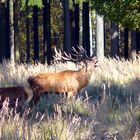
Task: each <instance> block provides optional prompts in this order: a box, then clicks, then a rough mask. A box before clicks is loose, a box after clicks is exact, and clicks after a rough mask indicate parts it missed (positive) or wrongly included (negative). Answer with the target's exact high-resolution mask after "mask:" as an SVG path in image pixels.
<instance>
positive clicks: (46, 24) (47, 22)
mask: <svg viewBox="0 0 140 140" xmlns="http://www.w3.org/2000/svg"><path fill="white" fill-rule="evenodd" d="M43 5H44V8H43V45H44V60H43V61H44V63H45V57H46V54H47V63H48V65H50V64H51V61H52V59H53V56H52V49H51V18H50V1H48V2H47V1H46V0H43ZM46 52H47V53H46Z"/></svg>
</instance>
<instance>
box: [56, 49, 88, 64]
mask: <svg viewBox="0 0 140 140" xmlns="http://www.w3.org/2000/svg"><path fill="white" fill-rule="evenodd" d="M54 51H55V56H54V59H55V60H56V61H63V60H64V61H72V62H81V61H83V62H84V63H85V61H86V60H90V58H89V57H88V56H87V54H86V51H85V49H84V48H82V47H78V51H77V50H76V49H75V48H74V47H72V52H73V53H71V54H67V53H66V52H64V56H63V55H62V52H61V51H60V50H59V51H57V49H56V48H55V49H54ZM73 57H75V58H73Z"/></svg>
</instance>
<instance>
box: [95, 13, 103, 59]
mask: <svg viewBox="0 0 140 140" xmlns="http://www.w3.org/2000/svg"><path fill="white" fill-rule="evenodd" d="M96 48H97V57H98V58H99V59H103V58H104V19H103V16H101V15H98V14H96Z"/></svg>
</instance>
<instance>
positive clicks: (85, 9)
mask: <svg viewBox="0 0 140 140" xmlns="http://www.w3.org/2000/svg"><path fill="white" fill-rule="evenodd" d="M82 18H83V36H82V40H83V48H84V49H85V50H86V52H87V55H88V56H89V57H90V31H89V2H83V17H82Z"/></svg>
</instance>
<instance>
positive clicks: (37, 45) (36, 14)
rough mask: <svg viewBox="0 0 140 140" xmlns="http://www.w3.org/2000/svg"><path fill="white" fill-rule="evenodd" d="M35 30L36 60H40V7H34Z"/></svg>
mask: <svg viewBox="0 0 140 140" xmlns="http://www.w3.org/2000/svg"><path fill="white" fill-rule="evenodd" d="M33 26H34V27H33V30H34V62H38V61H39V38H38V7H37V6H34V7H33Z"/></svg>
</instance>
